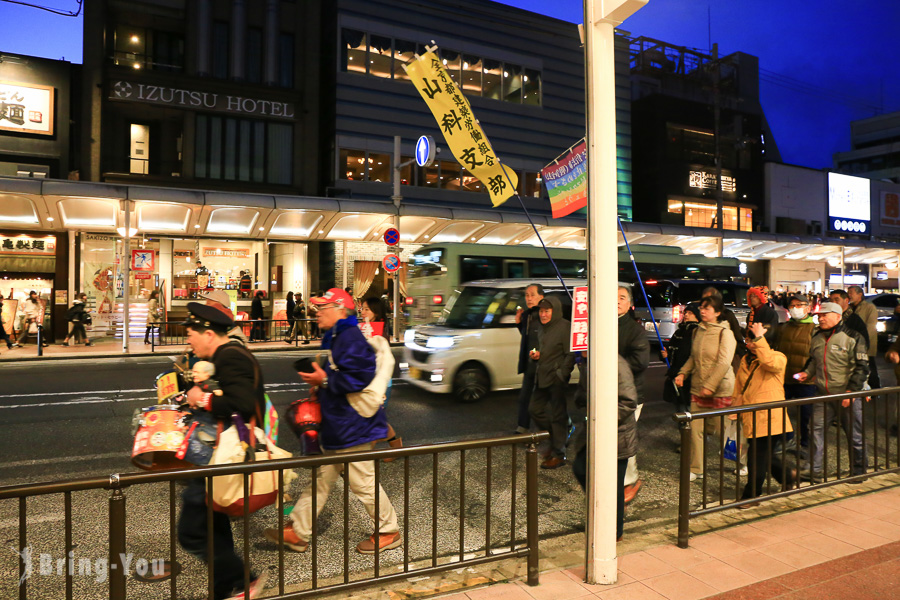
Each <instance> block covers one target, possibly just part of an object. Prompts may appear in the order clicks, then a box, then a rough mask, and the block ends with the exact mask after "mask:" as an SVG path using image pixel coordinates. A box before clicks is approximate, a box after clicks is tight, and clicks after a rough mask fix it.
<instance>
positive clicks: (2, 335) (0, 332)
mask: <svg viewBox="0 0 900 600" xmlns="http://www.w3.org/2000/svg"><path fill="white" fill-rule="evenodd" d="M0 340H4V341H5V342H6V347H7V348H12V342H11V341H10V340H9V334H8V333H6V328H4V327H3V323H0Z"/></svg>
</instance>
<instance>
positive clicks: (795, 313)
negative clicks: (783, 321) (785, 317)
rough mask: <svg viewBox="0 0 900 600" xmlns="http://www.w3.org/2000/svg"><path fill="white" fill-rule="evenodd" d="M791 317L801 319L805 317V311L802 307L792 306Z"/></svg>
mask: <svg viewBox="0 0 900 600" xmlns="http://www.w3.org/2000/svg"><path fill="white" fill-rule="evenodd" d="M790 313H791V318H792V319H797V320H798V321H801V320H803V319H804V318H805V317H806V312H805V311H804V310H803V309H802V308H792V309H790Z"/></svg>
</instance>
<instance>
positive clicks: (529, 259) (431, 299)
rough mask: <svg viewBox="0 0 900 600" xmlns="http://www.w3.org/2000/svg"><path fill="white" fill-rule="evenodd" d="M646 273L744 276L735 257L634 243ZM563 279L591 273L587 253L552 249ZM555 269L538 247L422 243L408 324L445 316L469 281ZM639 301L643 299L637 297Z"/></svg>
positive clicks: (627, 267) (628, 273)
mask: <svg viewBox="0 0 900 600" xmlns="http://www.w3.org/2000/svg"><path fill="white" fill-rule="evenodd" d="M631 250H632V252H633V254H634V259H635V261H636V262H637V265H638V269H640V270H641V276H642V277H645V278H646V277H653V278H655V279H667V280H673V279H693V280H707V281H730V280H734V279H739V278H741V277H743V276H744V273H745V272H746V266H745V265H743V264H742V263H741V262H740V261H739V260H737V259H736V258H707V257H706V256H703V255H699V254H685V253H684V252H683V251H682V249H681V248H678V247H677V246H650V245H646V244H634V245H632V246H631ZM550 256H552V257H553V260H554V262H555V263H556V266H557V268H558V269H559V272H560V274H561V275H562V276H563V278H585V277H587V251H585V250H575V249H569V248H551V249H550ZM618 261H619V281H622V282H628V283H634V282H635V281H637V279H636V276H635V273H634V267H633V266H632V265H631V260H630V259H629V257H628V252H627V251H626V250H625V247H624V246H623V247H621V248H620V249H619V255H618ZM555 277H556V271H555V270H554V269H553V265H552V264H551V263H550V261H549V260H548V259H547V253H546V252H545V251H544V249H543V248H541V247H540V246H530V245H528V246H504V245H494V244H466V243H458V242H457V243H445V244H440V243H436V244H427V245H425V246H422V247H420V248H419V249H418V250H416V251H415V253H414V254H413V255H412V257H411V258H410V261H409V273H408V280H407V293H408V296H407V297H406V301H405V302H406V306H405V310H406V311H407V313H408V315H407V323H408V326H409V327H415V326H417V325H423V324H425V323H434V322H437V321H439V320H440V319H441V318H442V317H443V316H444V311H445V308H446V304H447V301H448V300H449V299H450V297H451V296H452V295H453V293H454V292H455V291H456V290H458V289H459V287H460V286H461V285H462V284H463V283H466V282H467V281H476V280H482V279H547V278H555ZM635 302H639V301H638V299H637V298H635Z"/></svg>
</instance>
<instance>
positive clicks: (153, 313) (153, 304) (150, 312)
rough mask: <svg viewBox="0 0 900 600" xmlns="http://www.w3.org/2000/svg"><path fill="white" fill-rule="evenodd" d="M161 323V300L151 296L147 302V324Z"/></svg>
mask: <svg viewBox="0 0 900 600" xmlns="http://www.w3.org/2000/svg"><path fill="white" fill-rule="evenodd" d="M156 323H159V300H157V299H156V298H151V299H150V301H149V302H148V303H147V325H154V324H156Z"/></svg>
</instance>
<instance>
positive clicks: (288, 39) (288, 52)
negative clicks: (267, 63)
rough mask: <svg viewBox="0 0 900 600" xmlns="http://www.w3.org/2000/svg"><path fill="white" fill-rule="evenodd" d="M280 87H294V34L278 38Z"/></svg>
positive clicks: (284, 34)
mask: <svg viewBox="0 0 900 600" xmlns="http://www.w3.org/2000/svg"><path fill="white" fill-rule="evenodd" d="M278 85H280V86H281V87H286V88H292V87H294V34H292V33H282V34H281V35H279V36H278Z"/></svg>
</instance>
